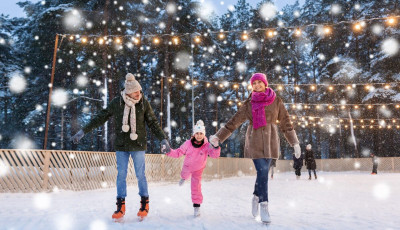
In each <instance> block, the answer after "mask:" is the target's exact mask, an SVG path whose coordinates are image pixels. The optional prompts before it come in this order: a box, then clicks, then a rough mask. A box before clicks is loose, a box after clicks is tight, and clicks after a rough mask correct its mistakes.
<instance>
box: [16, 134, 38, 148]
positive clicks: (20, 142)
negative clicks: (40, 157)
mask: <svg viewBox="0 0 400 230" xmlns="http://www.w3.org/2000/svg"><path fill="white" fill-rule="evenodd" d="M11 146H12V147H13V148H14V149H35V147H36V145H35V142H33V141H32V140H31V139H29V138H28V137H25V136H17V137H15V138H14V139H13V140H12V141H11Z"/></svg>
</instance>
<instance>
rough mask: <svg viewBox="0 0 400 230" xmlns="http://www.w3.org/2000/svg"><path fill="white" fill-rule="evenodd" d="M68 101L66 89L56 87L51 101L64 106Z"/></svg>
mask: <svg viewBox="0 0 400 230" xmlns="http://www.w3.org/2000/svg"><path fill="white" fill-rule="evenodd" d="M67 102H68V93H67V92H66V91H65V90H64V89H56V90H54V91H53V94H52V96H51V103H52V104H53V105H55V106H60V107H61V106H63V105H65V104H66V103H67Z"/></svg>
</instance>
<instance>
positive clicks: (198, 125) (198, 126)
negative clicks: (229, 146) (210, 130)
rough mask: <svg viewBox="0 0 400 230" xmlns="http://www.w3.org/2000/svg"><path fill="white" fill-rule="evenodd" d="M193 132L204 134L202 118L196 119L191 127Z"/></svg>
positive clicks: (204, 128)
mask: <svg viewBox="0 0 400 230" xmlns="http://www.w3.org/2000/svg"><path fill="white" fill-rule="evenodd" d="M195 133H203V134H204V135H206V127H204V122H203V121H202V120H198V121H197V123H196V125H195V126H194V127H193V135H194V134H195Z"/></svg>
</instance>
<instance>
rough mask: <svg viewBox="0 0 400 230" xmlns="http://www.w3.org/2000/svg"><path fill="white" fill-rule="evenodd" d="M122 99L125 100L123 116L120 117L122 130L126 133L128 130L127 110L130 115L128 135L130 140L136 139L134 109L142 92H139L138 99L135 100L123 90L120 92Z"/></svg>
mask: <svg viewBox="0 0 400 230" xmlns="http://www.w3.org/2000/svg"><path fill="white" fill-rule="evenodd" d="M121 96H122V99H124V102H125V109H124V117H123V119H122V131H124V132H125V133H127V132H128V131H129V125H128V115H129V112H130V113H131V116H130V123H131V127H130V128H131V134H130V135H129V136H130V138H131V140H136V139H137V138H138V135H137V134H136V109H135V105H136V104H137V103H138V102H139V101H140V99H141V98H142V94H140V97H139V100H135V99H133V98H131V97H129V96H128V95H126V93H125V90H124V91H122V92H121Z"/></svg>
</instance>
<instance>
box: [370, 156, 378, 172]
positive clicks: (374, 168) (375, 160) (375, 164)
mask: <svg viewBox="0 0 400 230" xmlns="http://www.w3.org/2000/svg"><path fill="white" fill-rule="evenodd" d="M371 157H372V173H371V174H372V175H376V174H378V161H379V160H378V157H377V156H375V154H373V153H371Z"/></svg>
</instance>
